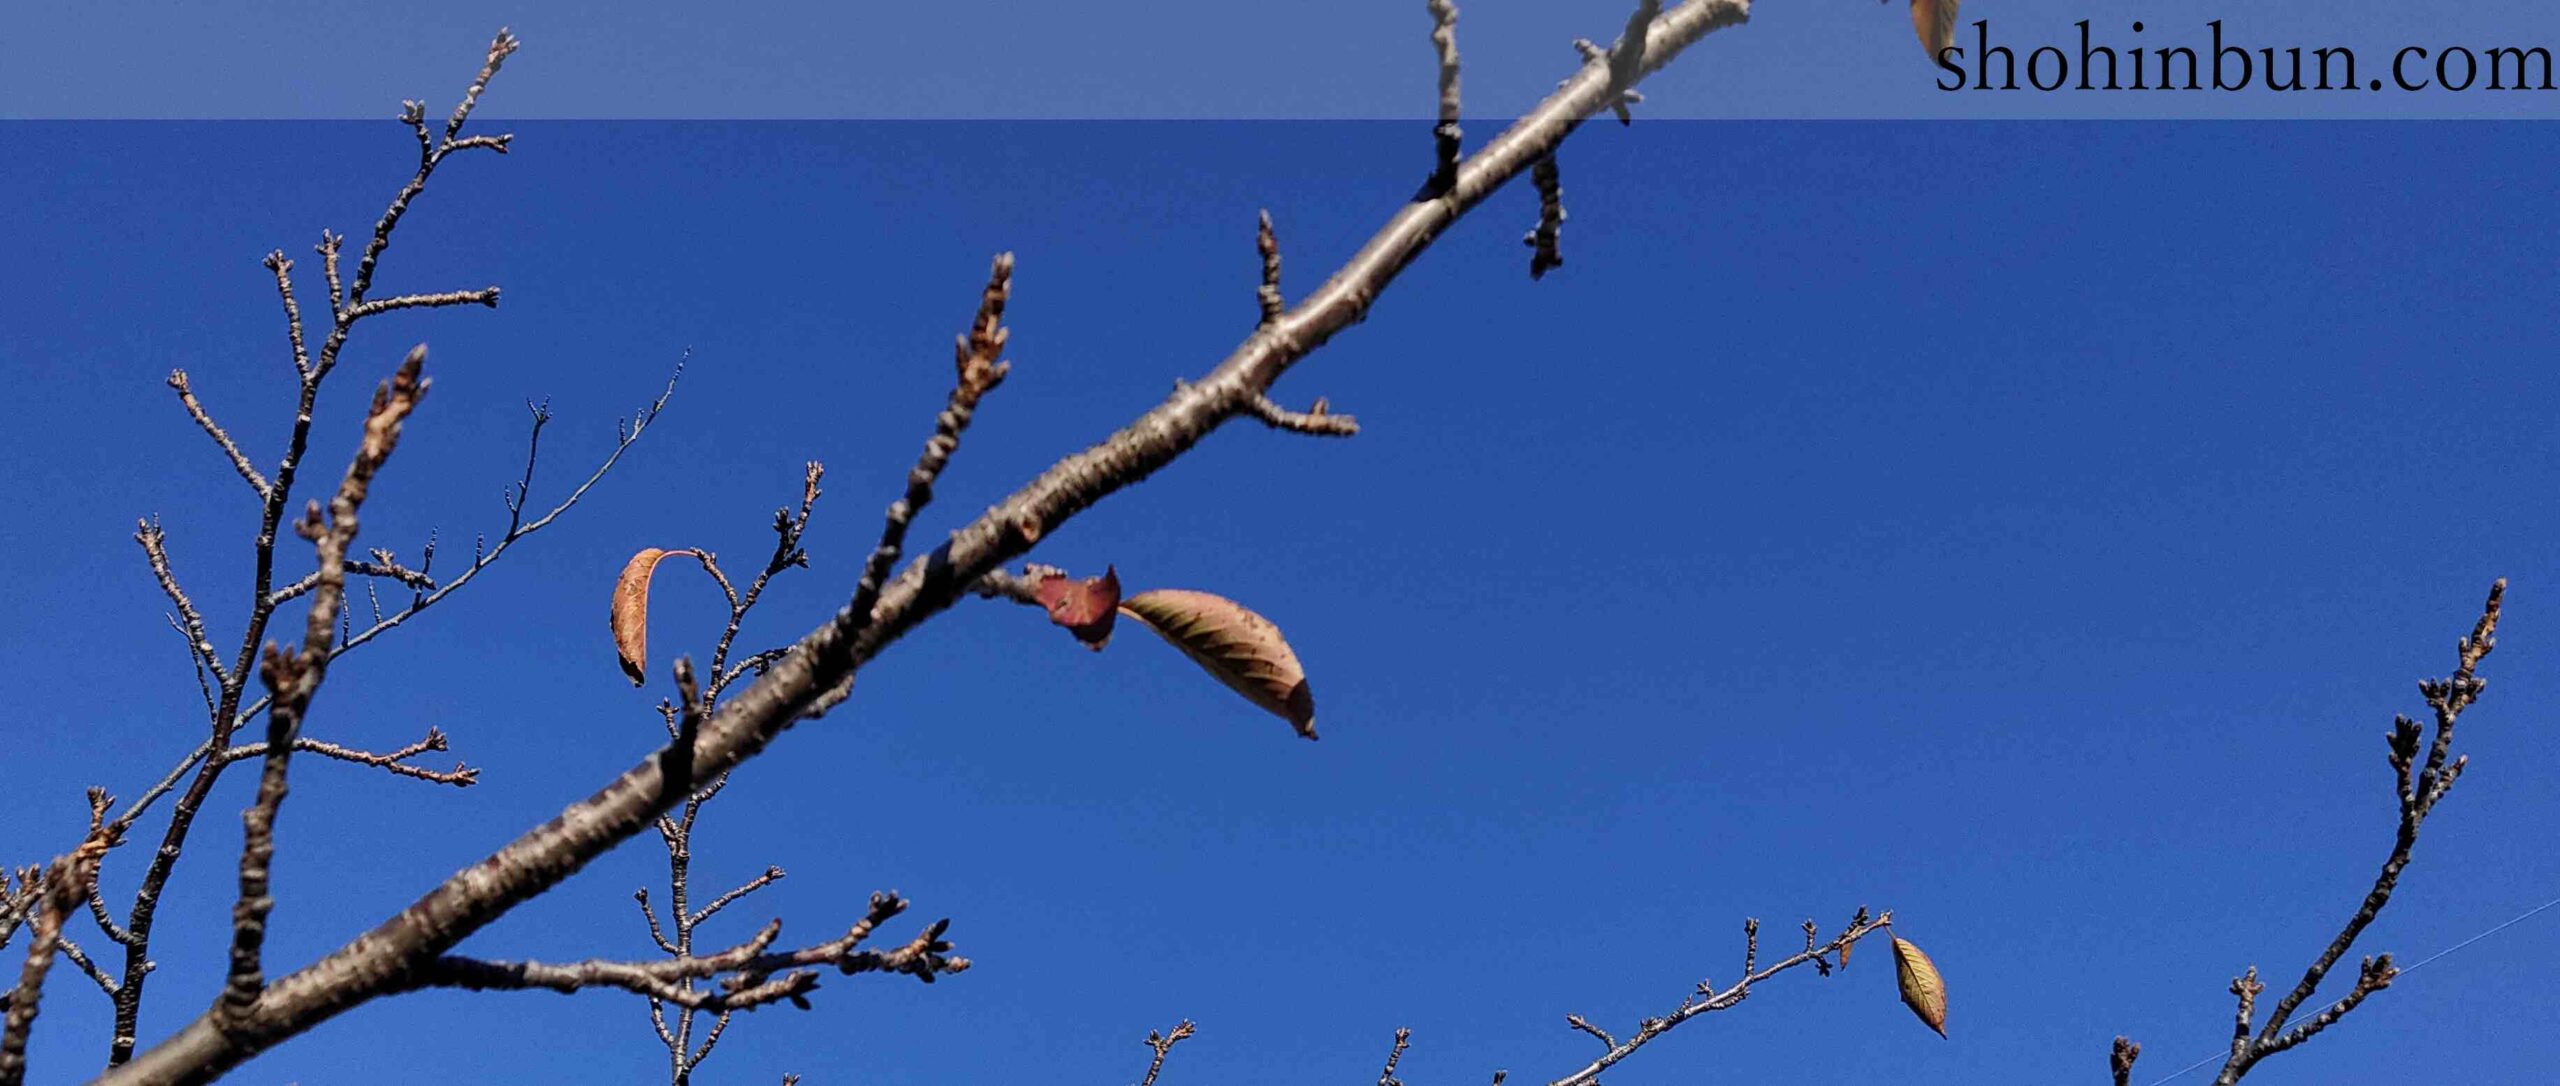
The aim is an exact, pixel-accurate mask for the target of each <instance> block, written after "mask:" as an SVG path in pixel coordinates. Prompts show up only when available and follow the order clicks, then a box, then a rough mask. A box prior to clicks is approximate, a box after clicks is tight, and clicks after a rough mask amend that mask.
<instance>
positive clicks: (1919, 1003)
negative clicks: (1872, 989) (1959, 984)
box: [1893, 936, 1947, 1037]
mask: <svg viewBox="0 0 2560 1086" xmlns="http://www.w3.org/2000/svg"><path fill="white" fill-rule="evenodd" d="M1893 973H1894V979H1895V981H1896V982H1898V983H1899V984H1900V985H1901V986H1902V1005H1903V1006H1906V1007H1909V1008H1911V1013H1913V1014H1916V1015H1919V1016H1920V1022H1921V1024H1922V1025H1925V1026H1928V1027H1929V1028H1930V1029H1933V1030H1936V1031H1938V1036H1940V1037H1944V1036H1946V1035H1947V982H1946V981H1945V979H1943V978H1941V977H1939V976H1938V966H1937V964H1936V963H1934V962H1931V961H1930V960H1929V956H1928V955H1926V954H1923V953H1921V952H1920V948H1919V947H1916V946H1913V945H1911V943H1910V941H1909V940H1906V939H1903V938H1902V937H1901V936H1895V937H1894V940H1893Z"/></svg>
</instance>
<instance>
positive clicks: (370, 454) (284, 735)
mask: <svg viewBox="0 0 2560 1086" xmlns="http://www.w3.org/2000/svg"><path fill="white" fill-rule="evenodd" d="M426 361H427V349H426V348H425V347H424V346H419V347H415V348H412V349H410V351H409V357H408V358H407V359H406V360H405V361H403V362H401V364H400V369H399V372H397V373H395V374H393V375H392V378H391V380H389V381H387V382H384V383H383V384H382V385H381V386H380V387H378V388H376V389H375V390H374V393H373V408H372V410H370V411H368V412H366V414H365V424H364V438H363V441H362V442H361V443H360V444H358V446H357V448H356V455H355V459H354V461H353V462H351V463H349V464H348V465H347V474H346V477H345V478H344V479H342V480H340V481H339V483H338V492H337V494H336V495H335V496H334V497H332V498H331V499H330V501H329V513H328V519H327V520H326V521H323V520H322V519H321V513H320V503H319V502H317V501H314V502H312V503H310V504H309V506H307V507H306V508H305V509H304V511H303V514H302V520H301V522H300V523H299V524H298V525H296V531H297V532H299V533H300V534H301V535H302V536H303V538H305V539H309V540H311V541H312V548H313V550H314V551H315V552H317V554H318V557H319V562H318V564H319V576H320V583H319V585H318V586H317V587H315V588H313V589H312V590H311V612H310V614H309V615H308V616H307V617H306V618H305V620H304V623H303V634H302V647H301V649H300V650H299V651H290V650H284V649H279V648H277V647H275V646H273V645H269V646H267V650H266V653H265V656H264V658H263V660H262V661H261V662H260V665H259V669H258V678H259V679H260V680H261V681H262V682H264V683H265V684H266V687H267V694H268V697H269V698H270V704H269V706H268V708H267V742H266V744H265V745H266V750H265V752H264V754H263V757H262V761H263V766H262V768H261V770H260V772H259V776H258V795H257V799H256V801H255V802H253V803H251V804H250V806H249V810H248V811H247V812H246V813H244V814H243V815H241V823H242V825H243V826H244V827H245V829H246V841H245V842H244V843H243V844H242V845H241V847H240V896H239V899H238V900H237V901H236V902H234V903H233V904H232V907H231V973H230V977H229V978H228V980H227V981H226V982H225V984H224V986H223V995H222V999H221V1001H220V1002H218V1003H216V1004H214V1007H215V1011H216V1013H217V1014H219V1015H222V1016H224V1017H227V1018H230V1019H233V1020H237V1019H238V1018H240V1017H242V1016H244V1015H246V1014H247V1013H248V1011H249V1010H250V1008H251V1007H252V1006H253V1005H254V1004H255V1003H256V1002H257V998H258V993H259V992H261V991H263V990H265V988H266V974H265V972H264V970H263V968H262V966H261V964H260V960H259V959H260V950H261V948H262V947H264V946H265V944H266V937H267V914H268V913H269V912H270V911H272V910H273V909H274V908H275V898H274V897H273V896H271V895H270V894H269V893H268V890H269V886H270V882H271V879H270V875H271V871H270V866H271V864H272V863H273V861H274V858H275V821H276V814H277V812H278V810H279V809H280V808H282V807H283V805H284V797H285V792H286V790H287V789H286V772H287V770H288V768H289V767H290V765H291V763H292V759H293V750H294V746H295V744H296V741H297V740H298V739H299V738H300V737H301V733H302V720H303V717H304V715H305V714H307V713H308V712H309V711H310V708H311V698H312V695H313V694H315V693H317V692H318V691H319V689H320V682H321V680H322V679H323V678H324V677H326V675H327V672H328V668H329V655H330V654H329V645H330V642H331V640H332V638H333V636H334V635H335V634H336V633H337V625H338V607H339V605H340V604H341V603H342V602H343V600H344V597H345V595H346V568H345V566H346V554H347V548H348V547H349V546H350V545H352V544H353V543H354V542H355V538H356V529H357V511H358V510H359V509H360V508H361V507H362V506H363V505H364V500H365V496H366V494H367V493H369V492H370V491H371V489H372V487H373V477H374V474H375V473H376V472H378V471H380V470H381V468H382V465H383V462H384V461H387V460H389V459H390V458H391V452H392V450H393V449H394V448H397V447H398V446H399V444H400V427H401V424H402V423H403V422H405V421H407V420H408V417H409V413H410V412H412V411H414V410H416V409H417V406H418V402H419V401H420V400H422V399H425V398H426V395H427V386H428V382H427V380H426V379H425V378H423V377H421V376H420V375H419V371H420V370H421V369H422V368H423V367H424V366H425V365H426ZM211 764H215V765H218V764H219V763H211Z"/></svg>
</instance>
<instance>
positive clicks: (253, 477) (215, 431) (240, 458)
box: [169, 370, 267, 499]
mask: <svg viewBox="0 0 2560 1086" xmlns="http://www.w3.org/2000/svg"><path fill="white" fill-rule="evenodd" d="M169 387H170V388H172V389H175V390H177V393H178V403H179V404H180V405H181V406H183V407H185V408H186V409H187V417H188V418H191V419H194V420H196V428H197V429H199V430H203V431H204V432H205V436H207V437H210V438H212V439H213V443H214V445H215V446H217V447H219V448H220V449H221V450H222V455H223V457H224V458H226V459H228V460H230V461H231V470H233V471H236V472H239V473H240V478H242V479H243V480H246V481H247V482H248V484H249V489H251V490H253V491H256V492H257V494H258V497H259V498H260V499H264V498H265V497H266V496H267V477H266V476H264V475H260V474H258V469H257V468H256V467H255V466H253V465H251V464H250V463H249V456H248V454H246V453H243V452H241V451H240V446H239V445H237V444H234V443H233V442H232V440H231V435H230V434H229V433H228V432H225V431H224V430H223V428H222V424H221V423H218V422H215V421H213V416H212V415H209V414H206V413H205V409H204V404H203V403H201V402H199V401H198V400H197V399H196V392H195V389H194V388H192V387H190V386H189V385H188V383H187V371H185V370H170V371H169Z"/></svg>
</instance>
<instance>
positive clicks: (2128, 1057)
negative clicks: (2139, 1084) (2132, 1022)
mask: <svg viewBox="0 0 2560 1086" xmlns="http://www.w3.org/2000/svg"><path fill="white" fill-rule="evenodd" d="M2141 1058H2142V1046H2141V1045H2138V1044H2135V1043H2133V1040H2132V1039H2131V1038H2128V1037H2118V1038H2116V1044H2115V1049H2114V1050H2113V1051H2111V1052H2109V1053H2107V1070H2108V1071H2109V1072H2111V1073H2113V1074H2114V1075H2115V1079H2116V1086H2130V1084H2131V1083H2132V1081H2133V1061H2135V1060H2138V1059H2141Z"/></svg>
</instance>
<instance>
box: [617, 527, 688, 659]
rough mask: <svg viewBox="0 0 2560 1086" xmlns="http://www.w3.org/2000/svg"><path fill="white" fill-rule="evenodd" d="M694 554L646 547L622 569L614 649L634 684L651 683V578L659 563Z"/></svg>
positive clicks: (618, 582)
mask: <svg viewBox="0 0 2560 1086" xmlns="http://www.w3.org/2000/svg"><path fill="white" fill-rule="evenodd" d="M692 554H693V552H692V551H687V550H678V551H667V550H659V549H658V548H656V547H643V548H641V550H640V553H638V554H635V555H632V556H631V561H629V562H626V563H624V564H623V566H622V576H621V578H620V579H617V580H616V581H614V582H613V647H614V651H616V652H618V653H620V654H621V656H622V673H623V674H624V675H628V676H630V677H631V685H633V686H642V685H645V684H646V683H647V682H648V678H647V676H648V670H647V669H648V665H649V578H650V577H651V576H652V575H654V574H656V573H657V571H658V563H659V562H660V561H663V560H665V559H667V558H672V557H675V556H677V555H686V556H690V555H692Z"/></svg>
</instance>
